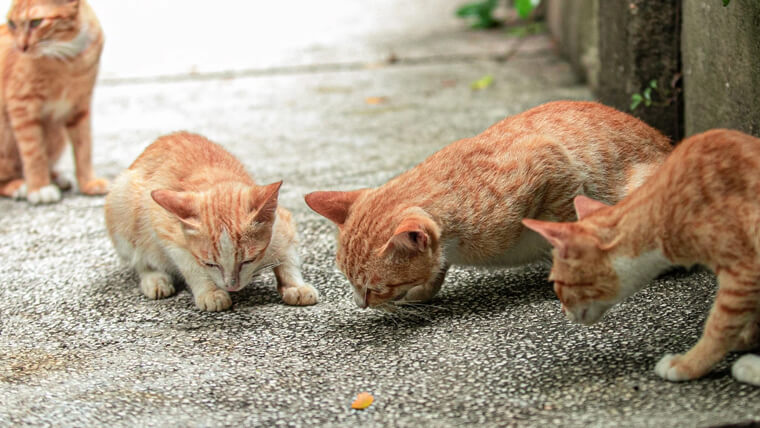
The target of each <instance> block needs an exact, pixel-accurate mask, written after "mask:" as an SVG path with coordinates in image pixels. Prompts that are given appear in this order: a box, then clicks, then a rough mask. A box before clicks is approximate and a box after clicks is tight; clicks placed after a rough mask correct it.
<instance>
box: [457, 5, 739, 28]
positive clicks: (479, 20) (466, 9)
mask: <svg viewBox="0 0 760 428" xmlns="http://www.w3.org/2000/svg"><path fill="white" fill-rule="evenodd" d="M724 1H725V0H724ZM540 2H541V0H514V6H515V9H516V10H517V14H518V15H519V16H520V18H522V19H527V18H529V17H530V14H531V13H533V10H534V9H535V8H536V6H538V4H539V3H540ZM498 5H499V0H483V1H477V2H473V3H467V4H465V5H462V6H460V7H459V9H457V12H456V14H457V16H458V17H460V18H470V17H474V18H475V21H474V22H473V23H472V28H492V27H496V26H499V25H501V21H500V20H498V19H496V18H495V17H494V16H493V13H494V11H495V10H496V7H497V6H498Z"/></svg>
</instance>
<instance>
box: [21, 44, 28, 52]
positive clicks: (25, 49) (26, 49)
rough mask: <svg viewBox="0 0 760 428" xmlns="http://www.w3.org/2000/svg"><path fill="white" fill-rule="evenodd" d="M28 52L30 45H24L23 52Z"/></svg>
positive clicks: (22, 46)
mask: <svg viewBox="0 0 760 428" xmlns="http://www.w3.org/2000/svg"><path fill="white" fill-rule="evenodd" d="M28 50H29V45H28V44H26V43H24V44H23V45H21V52H26V51H28Z"/></svg>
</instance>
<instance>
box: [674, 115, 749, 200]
mask: <svg viewBox="0 0 760 428" xmlns="http://www.w3.org/2000/svg"><path fill="white" fill-rule="evenodd" d="M663 171H664V172H663V173H662V174H660V175H662V178H661V179H662V180H666V181H674V180H683V181H684V182H698V181H705V180H707V181H712V182H714V183H715V184H718V183H724V184H725V185H726V186H727V188H726V189H725V191H730V190H739V189H740V188H748V187H751V189H748V190H760V189H758V184H760V138H757V137H753V136H751V135H749V134H745V133H743V132H740V131H736V130H731V129H711V130H709V131H705V132H702V133H700V134H696V135H693V136H691V137H689V138H687V139H685V140H684V141H683V142H681V144H679V145H678V146H677V147H676V149H675V150H674V151H673V154H672V155H671V156H670V157H669V158H668V160H667V162H666V164H665V165H663Z"/></svg>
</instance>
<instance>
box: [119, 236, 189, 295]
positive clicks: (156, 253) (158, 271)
mask: <svg viewBox="0 0 760 428" xmlns="http://www.w3.org/2000/svg"><path fill="white" fill-rule="evenodd" d="M112 238H113V243H114V248H116V252H117V253H118V254H119V256H121V257H122V259H124V260H126V261H128V262H132V263H133V264H134V267H135V270H136V271H137V274H138V275H139V276H140V291H142V293H143V294H144V295H145V297H147V298H149V299H154V300H155V299H163V298H164V297H169V296H171V295H172V294H174V291H175V290H174V283H173V282H172V277H171V275H170V274H169V273H168V272H166V271H167V269H166V267H167V265H169V263H168V260H166V258H165V257H164V255H163V254H161V253H160V250H157V249H155V248H149V249H144V250H138V249H137V248H135V247H134V246H133V245H132V244H131V243H130V242H129V241H127V240H126V239H124V238H122V237H121V236H119V234H113V235H112Z"/></svg>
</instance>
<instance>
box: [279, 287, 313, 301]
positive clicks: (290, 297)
mask: <svg viewBox="0 0 760 428" xmlns="http://www.w3.org/2000/svg"><path fill="white" fill-rule="evenodd" d="M318 300H319V293H318V292H317V289H316V288H314V287H312V286H311V285H306V284H304V285H300V286H298V287H288V288H286V289H285V290H284V291H283V292H282V301H283V302H285V303H287V304H288V305H295V306H308V305H313V304H315V303H317V301H318Z"/></svg>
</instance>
